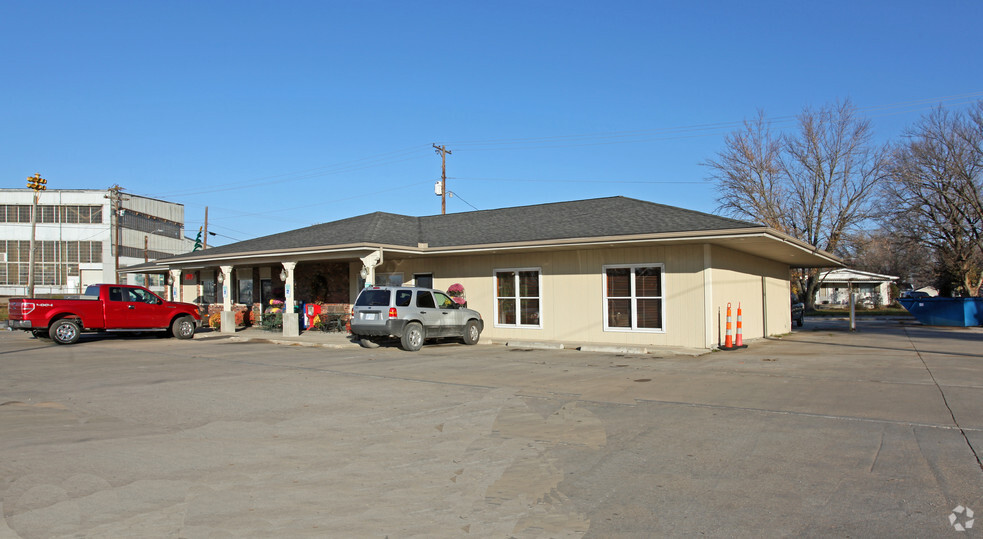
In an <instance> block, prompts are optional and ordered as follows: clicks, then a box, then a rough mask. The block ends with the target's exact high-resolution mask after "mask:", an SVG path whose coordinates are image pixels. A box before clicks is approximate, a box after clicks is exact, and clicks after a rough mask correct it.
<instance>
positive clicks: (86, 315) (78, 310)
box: [7, 284, 201, 344]
mask: <svg viewBox="0 0 983 539" xmlns="http://www.w3.org/2000/svg"><path fill="white" fill-rule="evenodd" d="M200 323H201V314H200V313H199V312H198V306H197V305H194V304H192V303H179V302H174V301H166V300H164V299H162V298H161V297H160V296H158V295H157V294H154V293H153V292H151V291H150V290H147V289H146V288H143V287H141V286H129V285H121V284H96V285H92V286H89V287H88V288H86V289H85V294H83V295H82V296H78V297H77V298H76V299H28V298H17V299H11V300H10V306H9V318H8V320H7V326H8V327H10V328H12V329H22V330H25V331H30V332H32V333H33V334H34V335H35V336H36V337H50V338H51V340H53V341H55V342H56V343H58V344H73V343H75V342H77V341H78V340H79V336H80V335H81V333H82V332H83V331H97V332H103V331H124V332H125V331H130V332H136V331H168V332H170V334H171V335H173V336H175V337H177V338H179V339H190V338H192V337H194V335H195V329H196V328H197V327H198V325H199V324H200Z"/></svg>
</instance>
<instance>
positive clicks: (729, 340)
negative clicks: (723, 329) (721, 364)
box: [720, 303, 734, 350]
mask: <svg viewBox="0 0 983 539" xmlns="http://www.w3.org/2000/svg"><path fill="white" fill-rule="evenodd" d="M730 318H731V316H730V303H728V304H727V336H726V337H724V345H723V346H722V347H720V349H721V350H732V349H733V348H734V337H733V336H732V335H731V329H730Z"/></svg>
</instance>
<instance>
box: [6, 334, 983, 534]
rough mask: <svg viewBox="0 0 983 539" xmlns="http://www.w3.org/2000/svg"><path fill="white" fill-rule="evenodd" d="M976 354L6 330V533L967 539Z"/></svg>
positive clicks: (980, 481)
mask: <svg viewBox="0 0 983 539" xmlns="http://www.w3.org/2000/svg"><path fill="white" fill-rule="evenodd" d="M981 354H983V328H970V329H939V328H927V327H922V326H919V325H917V324H914V323H911V322H907V323H901V322H898V321H864V322H861V323H860V326H859V331H857V332H855V333H851V332H849V331H846V323H845V322H842V321H828V322H816V321H813V320H810V321H808V322H807V324H806V327H804V328H802V330H799V331H796V332H795V333H794V334H792V335H789V336H787V337H785V338H782V339H780V340H778V339H776V340H767V341H757V342H753V343H751V346H750V347H749V348H748V349H746V350H740V351H733V352H715V353H711V354H706V355H703V356H699V357H685V356H679V357H664V358H660V357H656V356H653V355H645V356H641V355H638V356H632V355H618V354H601V353H589V352H578V351H571V350H552V351H544V350H527V349H523V348H521V347H506V346H500V345H490V346H481V345H479V346H473V347H465V346H462V345H455V344H442V345H436V346H425V347H424V348H423V350H422V351H420V352H417V353H407V352H403V351H401V350H399V349H397V348H380V349H376V350H365V349H361V348H358V347H357V346H354V345H351V346H342V347H338V348H322V347H305V346H287V345H277V344H269V343H262V342H255V341H252V342H250V341H242V340H233V339H229V338H225V337H215V338H209V339H202V338H196V339H194V340H192V341H179V340H176V339H158V338H153V337H145V338H129V339H122V338H98V339H87V340H85V341H84V342H81V343H79V344H77V345H74V346H56V345H53V344H51V343H50V342H46V341H43V340H35V339H31V338H30V336H29V335H28V334H26V333H22V332H0V434H2V435H0V509H2V516H3V519H2V520H0V537H7V536H9V537H24V538H33V537H68V536H71V537H186V538H198V537H380V538H381V537H392V538H396V537H578V538H579V537H665V536H697V535H706V536H716V537H781V536H806V537H809V536H814V537H818V536H824V537H825V536H841V537H858V536H859V537H868V536H912V537H914V536H918V537H927V536H946V535H950V534H951V535H952V536H953V537H980V536H981V530H983V521H980V525H979V526H976V527H974V528H969V529H967V530H966V531H963V532H959V531H957V529H956V528H955V526H954V525H953V524H952V523H950V516H953V517H955V524H957V525H960V526H963V528H965V527H966V526H965V525H966V524H968V520H969V518H968V517H967V510H966V509H969V510H973V511H975V512H976V513H978V514H979V515H980V516H983V465H981V463H980V454H981V453H983V413H981V410H983V359H981ZM957 507H961V508H963V510H962V511H960V512H957V513H955V514H954V513H953V510H954V509H956V508H957Z"/></svg>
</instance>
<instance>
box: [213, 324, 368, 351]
mask: <svg viewBox="0 0 983 539" xmlns="http://www.w3.org/2000/svg"><path fill="white" fill-rule="evenodd" d="M195 339H215V340H219V339H228V340H229V341H232V342H242V341H251V342H266V343H273V344H285V345H290V346H318V347H322V348H351V347H355V348H358V347H359V344H358V342H353V341H352V340H351V336H350V335H349V334H348V333H346V332H344V331H305V332H303V333H301V334H300V335H299V336H297V337H284V336H283V332H282V331H267V330H265V329H262V328H257V327H248V328H236V332H235V334H232V333H222V332H220V331H218V330H217V329H212V328H198V331H196V332H195Z"/></svg>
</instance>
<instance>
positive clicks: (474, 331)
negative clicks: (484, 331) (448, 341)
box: [463, 320, 481, 344]
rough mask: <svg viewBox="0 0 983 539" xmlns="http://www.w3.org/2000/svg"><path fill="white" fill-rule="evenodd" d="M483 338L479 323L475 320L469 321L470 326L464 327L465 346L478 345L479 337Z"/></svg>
mask: <svg viewBox="0 0 983 539" xmlns="http://www.w3.org/2000/svg"><path fill="white" fill-rule="evenodd" d="M480 336H481V332H480V331H478V323H477V322H475V321H474V320H468V324H467V325H466V326H464V338H463V340H464V344H478V337H480Z"/></svg>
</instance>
